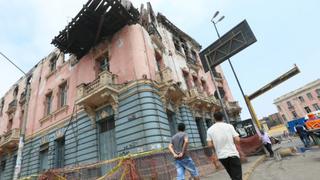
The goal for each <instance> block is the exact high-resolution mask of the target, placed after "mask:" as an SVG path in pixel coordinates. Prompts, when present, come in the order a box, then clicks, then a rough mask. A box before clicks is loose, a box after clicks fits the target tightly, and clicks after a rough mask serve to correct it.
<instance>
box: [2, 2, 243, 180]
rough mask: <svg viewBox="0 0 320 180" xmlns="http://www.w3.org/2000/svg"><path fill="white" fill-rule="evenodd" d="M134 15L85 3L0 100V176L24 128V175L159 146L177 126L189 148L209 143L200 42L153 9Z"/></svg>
mask: <svg viewBox="0 0 320 180" xmlns="http://www.w3.org/2000/svg"><path fill="white" fill-rule="evenodd" d="M102 2H103V3H102ZM141 10H142V11H141V12H138V11H137V10H136V9H135V8H134V7H133V6H132V5H131V3H130V2H128V1H121V2H120V1H114V2H113V3H109V1H102V0H90V1H89V2H88V3H87V4H85V5H84V7H83V9H81V11H80V12H79V13H78V15H77V16H76V17H75V18H74V19H73V20H72V22H70V23H69V24H68V26H67V27H66V29H64V30H63V31H61V32H60V34H59V35H58V36H56V37H55V38H54V39H53V41H52V43H53V44H54V45H55V46H56V47H57V49H55V50H54V51H53V52H52V53H50V54H49V55H48V56H47V57H45V58H44V59H42V60H41V61H40V62H39V63H38V64H37V65H36V66H34V68H33V69H31V70H30V71H29V73H28V75H27V76H25V77H23V78H22V79H20V80H19V81H18V83H17V84H16V85H15V86H13V87H12V88H11V90H10V91H8V93H6V94H5V96H4V97H3V98H2V99H1V101H0V113H1V114H0V135H1V139H0V159H1V164H4V167H2V168H1V171H0V175H1V177H3V179H10V178H12V175H13V167H14V165H15V160H16V154H17V152H16V151H17V147H18V137H19V135H20V130H21V129H23V130H24V132H25V145H24V148H23V156H22V157H23V158H22V166H21V177H24V176H29V175H32V174H38V173H41V172H44V171H46V170H48V169H54V168H64V167H71V166H76V165H81V164H87V163H95V162H98V161H102V160H107V159H112V158H115V157H117V156H121V155H125V154H128V153H136V152H142V151H148V150H153V149H160V148H165V147H167V145H168V143H169V141H170V138H171V136H172V135H173V134H175V133H176V132H177V123H179V122H184V123H185V124H186V131H187V133H188V134H189V139H190V146H191V147H201V146H204V145H205V144H206V137H205V136H206V130H207V128H208V127H210V126H211V125H212V123H214V120H213V113H214V112H216V111H220V110H221V106H220V104H219V103H218V101H217V98H216V96H215V95H216V93H215V91H216V90H215V88H214V86H213V82H212V79H211V76H210V74H209V73H205V72H204V70H203V67H202V64H201V61H200V59H199V55H198V53H199V51H200V49H201V46H200V45H199V43H197V42H196V41H195V40H194V39H193V38H191V37H190V36H189V35H187V34H186V33H184V32H183V31H181V30H180V29H179V28H178V27H176V26H175V25H174V24H173V23H172V22H170V21H169V20H168V19H167V18H166V17H165V16H163V15H162V14H160V13H158V14H157V15H156V14H155V13H154V11H153V10H152V7H151V5H150V4H148V5H147V7H146V8H143V7H142V8H141ZM98 17H104V18H102V19H101V18H98ZM65 54H70V56H69V58H66V57H65ZM214 73H215V77H216V81H217V84H218V87H219V91H220V93H221V94H222V96H223V100H224V102H225V106H226V108H227V110H228V112H229V115H230V117H231V119H233V120H237V119H238V117H239V114H240V111H241V108H240V107H239V105H238V103H237V102H236V101H234V100H233V97H232V94H231V91H230V89H229V86H228V83H227V81H226V79H225V77H224V75H223V72H222V69H221V68H220V67H217V68H216V70H215V72H214ZM26 84H30V89H29V90H30V96H29V97H26V92H27V91H26ZM26 103H27V104H26ZM25 110H26V112H25ZM25 113H27V114H25ZM24 117H25V118H24ZM23 122H25V123H23ZM24 124H25V125H24ZM2 162H3V163H2ZM93 171H95V173H98V174H99V173H100V174H101V173H102V172H101V171H102V170H101V169H94V170H93ZM88 178H89V177H88Z"/></svg>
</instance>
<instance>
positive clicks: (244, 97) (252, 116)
mask: <svg viewBox="0 0 320 180" xmlns="http://www.w3.org/2000/svg"><path fill="white" fill-rule="evenodd" d="M211 22H212V23H213V25H214V29H215V30H216V33H217V36H218V38H219V40H220V38H221V36H220V33H219V31H218V28H217V25H216V23H215V22H214V21H211ZM228 62H229V65H230V67H231V70H232V73H233V75H234V77H235V78H236V81H237V84H238V86H239V89H240V91H241V94H242V96H243V99H244V101H245V103H246V105H247V108H248V110H249V112H250V115H251V118H252V119H253V120H255V117H256V116H255V114H252V112H251V109H250V108H249V107H250V104H249V103H248V102H247V100H246V95H245V94H244V92H243V89H242V86H241V84H240V81H239V79H238V76H237V74H236V72H235V70H234V68H233V65H232V63H231V60H230V58H228ZM258 126H259V125H258Z"/></svg>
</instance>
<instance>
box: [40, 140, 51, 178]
mask: <svg viewBox="0 0 320 180" xmlns="http://www.w3.org/2000/svg"><path fill="white" fill-rule="evenodd" d="M45 157H46V159H47V161H45V160H43V158H45ZM48 159H49V143H46V144H43V145H41V146H40V150H39V171H40V172H44V171H46V170H48V169H49V162H48ZM43 162H45V163H46V167H47V169H44V168H43V166H44V164H43Z"/></svg>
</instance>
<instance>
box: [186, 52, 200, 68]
mask: <svg viewBox="0 0 320 180" xmlns="http://www.w3.org/2000/svg"><path fill="white" fill-rule="evenodd" d="M186 62H187V66H188V67H189V68H192V69H194V70H196V71H198V70H199V69H200V67H201V65H200V64H199V62H197V60H196V59H195V58H194V57H191V56H190V55H188V56H187V59H186Z"/></svg>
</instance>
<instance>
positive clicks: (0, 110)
mask: <svg viewBox="0 0 320 180" xmlns="http://www.w3.org/2000/svg"><path fill="white" fill-rule="evenodd" d="M3 106H4V99H1V102H0V116H1V115H2V111H3Z"/></svg>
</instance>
